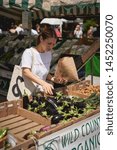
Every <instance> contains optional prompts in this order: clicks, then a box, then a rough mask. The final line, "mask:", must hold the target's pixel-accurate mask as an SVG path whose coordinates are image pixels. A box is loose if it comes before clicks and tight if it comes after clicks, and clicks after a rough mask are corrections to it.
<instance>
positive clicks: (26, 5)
mask: <svg viewBox="0 0 117 150" xmlns="http://www.w3.org/2000/svg"><path fill="white" fill-rule="evenodd" d="M42 3H43V0H0V6H2V7H5V8H12V7H19V8H21V9H23V10H28V9H30V8H32V7H36V8H42Z"/></svg>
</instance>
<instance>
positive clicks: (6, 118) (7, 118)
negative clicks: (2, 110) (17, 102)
mask: <svg viewBox="0 0 117 150" xmlns="http://www.w3.org/2000/svg"><path fill="white" fill-rule="evenodd" d="M15 117H18V115H9V116H6V117H2V118H0V122H3V121H6V120H10V119H12V118H15Z"/></svg>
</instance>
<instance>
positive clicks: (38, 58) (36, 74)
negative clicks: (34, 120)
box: [21, 24, 57, 95]
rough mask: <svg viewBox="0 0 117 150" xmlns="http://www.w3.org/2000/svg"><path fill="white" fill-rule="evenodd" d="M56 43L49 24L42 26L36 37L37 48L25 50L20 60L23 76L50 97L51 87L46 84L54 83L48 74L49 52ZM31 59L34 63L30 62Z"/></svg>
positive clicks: (50, 56)
mask: <svg viewBox="0 0 117 150" xmlns="http://www.w3.org/2000/svg"><path fill="white" fill-rule="evenodd" d="M56 41H57V37H56V33H55V31H54V29H53V28H52V27H51V26H50V25H49V24H45V25H44V24H43V25H42V29H40V34H39V36H38V41H37V46H36V47H31V48H28V49H26V50H25V51H24V53H23V55H22V60H21V68H22V73H23V75H24V76H26V77H27V78H28V79H29V80H31V81H33V82H35V83H36V84H37V85H39V86H41V87H42V89H43V91H44V92H45V93H47V94H50V95H52V94H53V85H52V84H50V83H48V82H47V80H50V81H53V82H54V77H52V76H51V75H50V74H48V73H49V70H50V63H51V59H52V53H51V50H52V48H53V47H54V45H55V44H56ZM33 57H34V59H33V60H34V62H32V61H33V60H32V58H33ZM32 63H33V64H32ZM32 65H33V68H32ZM31 68H32V70H31Z"/></svg>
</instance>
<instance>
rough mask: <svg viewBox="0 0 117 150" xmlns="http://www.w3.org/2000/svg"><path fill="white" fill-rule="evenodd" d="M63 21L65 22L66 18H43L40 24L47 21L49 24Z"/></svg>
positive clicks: (57, 23) (59, 23)
mask: <svg viewBox="0 0 117 150" xmlns="http://www.w3.org/2000/svg"><path fill="white" fill-rule="evenodd" d="M63 22H67V20H66V19H59V18H44V19H43V20H42V21H41V22H40V24H43V23H48V24H50V25H62V24H63Z"/></svg>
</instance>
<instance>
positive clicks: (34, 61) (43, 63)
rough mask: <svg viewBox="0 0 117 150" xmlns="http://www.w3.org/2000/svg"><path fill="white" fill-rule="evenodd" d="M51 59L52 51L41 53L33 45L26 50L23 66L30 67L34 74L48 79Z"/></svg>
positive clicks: (23, 56) (22, 61)
mask: <svg viewBox="0 0 117 150" xmlns="http://www.w3.org/2000/svg"><path fill="white" fill-rule="evenodd" d="M51 59H52V53H51V51H48V52H44V53H40V52H38V51H37V50H36V49H35V48H33V47H31V48H28V49H26V50H25V51H24V53H23V55H22V60H21V67H22V68H23V67H27V68H30V69H31V70H32V73H33V74H35V75H37V76H38V77H39V78H40V79H42V80H46V77H47V75H48V73H49V70H50V63H51Z"/></svg>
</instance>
